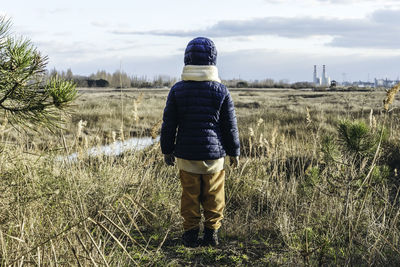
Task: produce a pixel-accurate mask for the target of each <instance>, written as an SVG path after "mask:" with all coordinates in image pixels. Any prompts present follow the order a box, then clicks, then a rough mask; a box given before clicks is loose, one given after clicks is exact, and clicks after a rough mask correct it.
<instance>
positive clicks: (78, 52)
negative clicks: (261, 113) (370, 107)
mask: <svg viewBox="0 0 400 267" xmlns="http://www.w3.org/2000/svg"><path fill="white" fill-rule="evenodd" d="M0 15H2V16H7V17H9V18H11V20H12V22H13V32H14V33H15V34H18V35H23V36H26V37H28V38H29V39H31V40H32V41H33V43H34V44H35V45H36V46H37V47H38V49H39V50H40V51H41V52H43V54H46V55H48V56H49V58H50V61H49V68H53V67H55V68H57V69H59V70H66V69H67V68H71V69H72V71H73V72H74V73H75V74H82V75H87V74H90V73H93V72H96V71H97V70H99V69H105V70H107V71H109V72H113V71H115V70H117V69H119V67H120V63H121V65H122V69H123V70H124V71H125V72H127V73H128V74H130V75H140V76H141V75H147V76H148V77H153V76H154V75H157V74H163V75H170V76H175V77H179V76H180V72H181V69H182V67H183V53H184V49H185V47H186V44H187V43H188V42H189V41H190V40H191V39H193V38H195V37H197V36H207V37H210V38H211V39H213V40H214V42H215V44H216V46H217V50H218V62H217V66H218V67H219V71H220V75H221V78H223V79H230V78H239V77H240V78H243V79H265V78H273V79H276V80H280V79H287V80H289V81H291V82H294V81H311V80H312V72H313V65H318V70H319V72H320V71H321V70H322V64H326V66H327V71H328V75H329V76H331V77H332V78H333V79H336V80H338V81H342V80H343V79H346V80H351V81H355V80H360V79H361V80H368V78H369V79H370V80H373V78H374V77H378V78H386V77H388V78H391V79H397V77H398V76H399V75H400V68H399V66H400V1H390V0H374V1H369V0H363V1H361V0H301V1H299V0H247V1H244V0H241V1H238V0H202V1H199V0H197V1H189V0H186V1H185V0H168V1H165V0H164V1H162V0H147V1H143V0H140V1H137V0H131V1H122V0H113V1H104V0H97V1H91V0H90V1H88V0H87V1H83V0H80V1H77V0H69V1H54V0H51V1H50V0H35V1H22V0H13V1H5V0H2V3H1V7H0Z"/></svg>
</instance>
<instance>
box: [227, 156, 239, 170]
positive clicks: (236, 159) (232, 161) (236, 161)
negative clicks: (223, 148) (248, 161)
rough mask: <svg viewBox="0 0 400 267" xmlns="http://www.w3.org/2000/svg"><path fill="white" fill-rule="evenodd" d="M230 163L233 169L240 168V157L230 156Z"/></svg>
mask: <svg viewBox="0 0 400 267" xmlns="http://www.w3.org/2000/svg"><path fill="white" fill-rule="evenodd" d="M229 163H230V165H231V166H232V167H234V168H237V167H238V166H239V157H232V156H229Z"/></svg>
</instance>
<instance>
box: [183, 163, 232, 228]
mask: <svg viewBox="0 0 400 267" xmlns="http://www.w3.org/2000/svg"><path fill="white" fill-rule="evenodd" d="M179 177H180V180H181V185H182V198H181V215H182V217H183V219H184V222H183V229H184V230H185V231H187V230H190V229H194V228H199V223H200V220H201V213H200V205H201V206H202V207H203V210H204V219H205V220H204V226H205V227H207V228H209V229H214V230H217V229H218V228H219V227H220V226H221V220H222V219H223V218H224V215H223V211H224V208H225V189H224V186H225V171H224V170H222V171H220V172H217V173H212V174H195V173H190V172H186V171H183V170H180V171H179Z"/></svg>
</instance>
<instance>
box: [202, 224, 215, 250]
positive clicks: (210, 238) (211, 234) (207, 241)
mask: <svg viewBox="0 0 400 267" xmlns="http://www.w3.org/2000/svg"><path fill="white" fill-rule="evenodd" d="M201 245H202V246H212V247H216V246H218V245H219V242H218V230H213V229H209V228H206V227H204V236H203V240H202V242H201Z"/></svg>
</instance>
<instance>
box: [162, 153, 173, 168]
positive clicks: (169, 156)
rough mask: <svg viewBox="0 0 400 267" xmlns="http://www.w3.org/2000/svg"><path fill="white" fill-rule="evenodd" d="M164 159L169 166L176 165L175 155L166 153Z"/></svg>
mask: <svg viewBox="0 0 400 267" xmlns="http://www.w3.org/2000/svg"><path fill="white" fill-rule="evenodd" d="M164 161H165V163H166V164H167V165H168V166H174V165H175V157H174V155H173V154H165V155H164Z"/></svg>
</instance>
